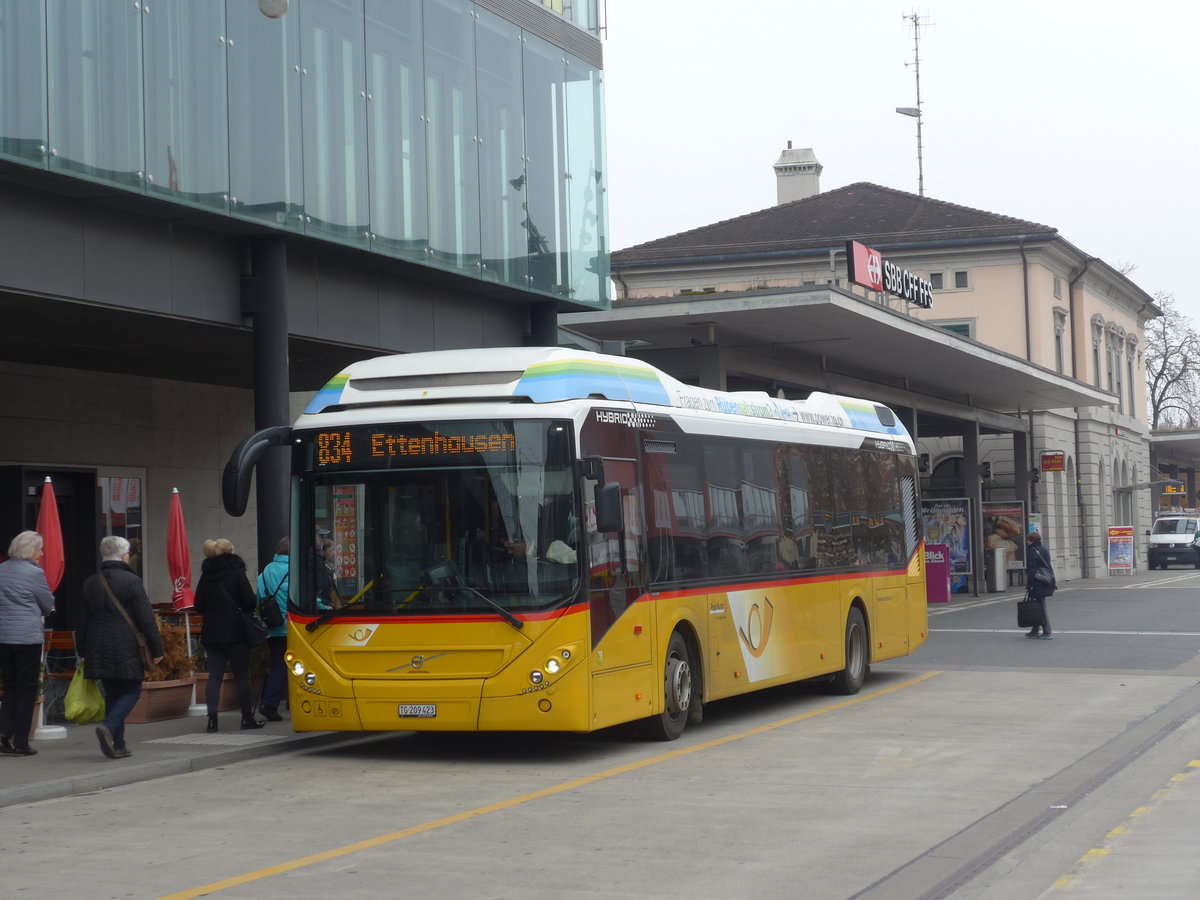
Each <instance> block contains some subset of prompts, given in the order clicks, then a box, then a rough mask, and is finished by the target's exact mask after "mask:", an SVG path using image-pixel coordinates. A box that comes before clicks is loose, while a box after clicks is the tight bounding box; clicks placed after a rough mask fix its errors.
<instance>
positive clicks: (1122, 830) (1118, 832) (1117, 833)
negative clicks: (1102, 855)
mask: <svg viewBox="0 0 1200 900" xmlns="http://www.w3.org/2000/svg"><path fill="white" fill-rule="evenodd" d="M1129 833H1130V831H1129V829H1128V828H1126V827H1125V826H1124V825H1118V826H1117V827H1116V828H1114V829H1113V830H1112V831H1110V832H1109V833H1108V834H1106V835H1105V837H1110V838H1114V837H1118V836H1120V835H1122V834H1129Z"/></svg>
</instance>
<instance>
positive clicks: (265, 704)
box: [257, 537, 292, 722]
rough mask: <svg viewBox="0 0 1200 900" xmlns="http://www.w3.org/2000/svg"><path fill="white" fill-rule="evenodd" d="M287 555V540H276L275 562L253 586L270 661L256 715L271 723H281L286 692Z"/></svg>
mask: <svg viewBox="0 0 1200 900" xmlns="http://www.w3.org/2000/svg"><path fill="white" fill-rule="evenodd" d="M291 552H292V541H291V538H288V537H282V538H280V539H279V543H278V544H276V545H275V558H274V559H272V560H271V561H270V562H269V563H267V564H266V565H265V566H264V567H263V570H262V574H260V575H259V576H258V584H257V588H258V590H257V594H258V603H259V608H260V609H262V618H263V621H264V622H265V623H266V624H267V627H268V628H270V631H268V632H267V650H268V651H269V653H270V658H271V661H270V664H269V665H268V667H267V683H266V685H265V686H264V687H263V697H262V705H261V706H259V708H258V711H259V712H261V713H262V714H263V715H264V716H266V718H267V720H268V721H271V722H282V721H283V716H281V715H280V714H279V704H280V703H282V702H283V697H284V694H285V693H286V692H287V670H286V668H285V665H284V659H283V657H284V654H285V653H287V602H288V555H289V554H290V553H291Z"/></svg>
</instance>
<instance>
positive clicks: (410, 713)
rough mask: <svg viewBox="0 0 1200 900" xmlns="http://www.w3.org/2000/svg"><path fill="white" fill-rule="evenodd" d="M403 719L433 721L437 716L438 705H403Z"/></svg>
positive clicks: (401, 710) (401, 715)
mask: <svg viewBox="0 0 1200 900" xmlns="http://www.w3.org/2000/svg"><path fill="white" fill-rule="evenodd" d="M399 716H400V718H401V719H432V718H434V717H435V716H437V704H436V703H401V704H400V711H399Z"/></svg>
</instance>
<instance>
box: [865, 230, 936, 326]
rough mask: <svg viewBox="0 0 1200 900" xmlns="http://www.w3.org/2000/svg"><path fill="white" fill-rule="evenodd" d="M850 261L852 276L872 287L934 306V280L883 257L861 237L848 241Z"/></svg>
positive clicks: (907, 299) (921, 305) (918, 303)
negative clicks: (862, 240)
mask: <svg viewBox="0 0 1200 900" xmlns="http://www.w3.org/2000/svg"><path fill="white" fill-rule="evenodd" d="M846 265H847V269H848V272H849V275H850V280H851V281H852V282H854V283H855V284H857V285H861V286H862V287H865V288H867V289H868V290H872V291H886V292H887V293H889V294H895V295H896V296H897V297H901V298H903V299H904V300H905V301H907V302H908V303H912V304H914V305H916V306H920V307H923V308H925V309H930V308H932V307H933V284H932V283H931V282H930V281H929V279H928V278H922V277H920V276H919V275H914V274H913V273H912V272H910V271H908V269H902V268H900V267H899V266H898V265H896V264H895V263H892V262H889V261H888V260H886V259H884V258H883V254H882V253H880V252H879V251H878V250H876V249H874V248H873V247H868V246H866V245H865V244H860V243H859V242H858V241H846Z"/></svg>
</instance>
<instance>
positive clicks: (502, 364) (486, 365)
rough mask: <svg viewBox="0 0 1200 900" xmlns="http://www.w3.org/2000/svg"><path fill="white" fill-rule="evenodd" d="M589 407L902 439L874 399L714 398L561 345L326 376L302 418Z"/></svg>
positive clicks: (396, 360) (385, 359)
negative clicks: (657, 410)
mask: <svg viewBox="0 0 1200 900" xmlns="http://www.w3.org/2000/svg"><path fill="white" fill-rule="evenodd" d="M587 399H604V400H610V401H625V402H629V403H634V404H637V405H639V406H640V405H650V406H665V407H673V408H676V409H680V410H689V411H695V410H701V411H706V412H713V413H724V414H727V415H730V416H749V417H753V418H757V419H774V420H778V421H784V422H797V423H802V424H806V425H825V426H829V427H833V428H853V429H858V430H861V431H870V432H876V433H880V434H887V435H894V436H903V437H905V438H907V437H908V432H907V430H906V429H905V428H904V426H903V425H901V424H900V422H899V420H898V419H897V418H896V416H895V415H894V414H893V413H892V411H891V410H890V409H888V408H887V407H886V406H883V405H881V404H878V403H874V402H872V401H870V400H860V399H855V398H852V397H842V396H837V395H834V394H825V393H820V392H815V393H813V394H810V395H809V396H808V397H807V398H806V399H804V400H781V399H777V398H775V397H771V396H770V395H768V394H766V393H764V392H762V391H738V392H731V391H714V390H709V389H707V388H701V387H694V386H692V385H688V384H684V383H683V382H681V381H678V380H676V379H675V378H672V377H671V376H670V375H668V374H666V373H665V372H662V371H660V370H658V369H656V368H655V367H654V366H652V365H650V364H649V363H645V362H642V361H641V360H638V359H632V358H629V357H625V356H607V355H604V354H600V353H591V352H588V351H586V350H573V349H569V348H565V347H499V348H486V349H480V350H435V351H430V352H427V353H408V354H399V355H395V356H381V357H376V358H375V359H367V360H363V361H361V362H357V363H353V364H351V365H350V366H348V367H346V369H345V370H344V371H342V372H340V373H338V374H337V375H335V376H334V377H333V378H331V379H330V380H329V382H328V383H327V384H326V385H325V387H323V388H321V390H320V391H318V392H317V393H316V395H315V396H314V397H313V399H312V400H311V401H310V402H309V404H308V406H307V407H305V409H304V414H305V415H306V416H308V415H316V414H319V413H322V412H332V411H334V410H335V409H336V410H345V409H352V408H354V407H356V406H367V405H369V406H387V405H405V404H410V403H423V402H430V401H442V402H453V401H459V402H471V401H474V402H480V401H489V400H490V401H502V400H512V401H523V402H532V403H554V402H558V401H563V400H587Z"/></svg>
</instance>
